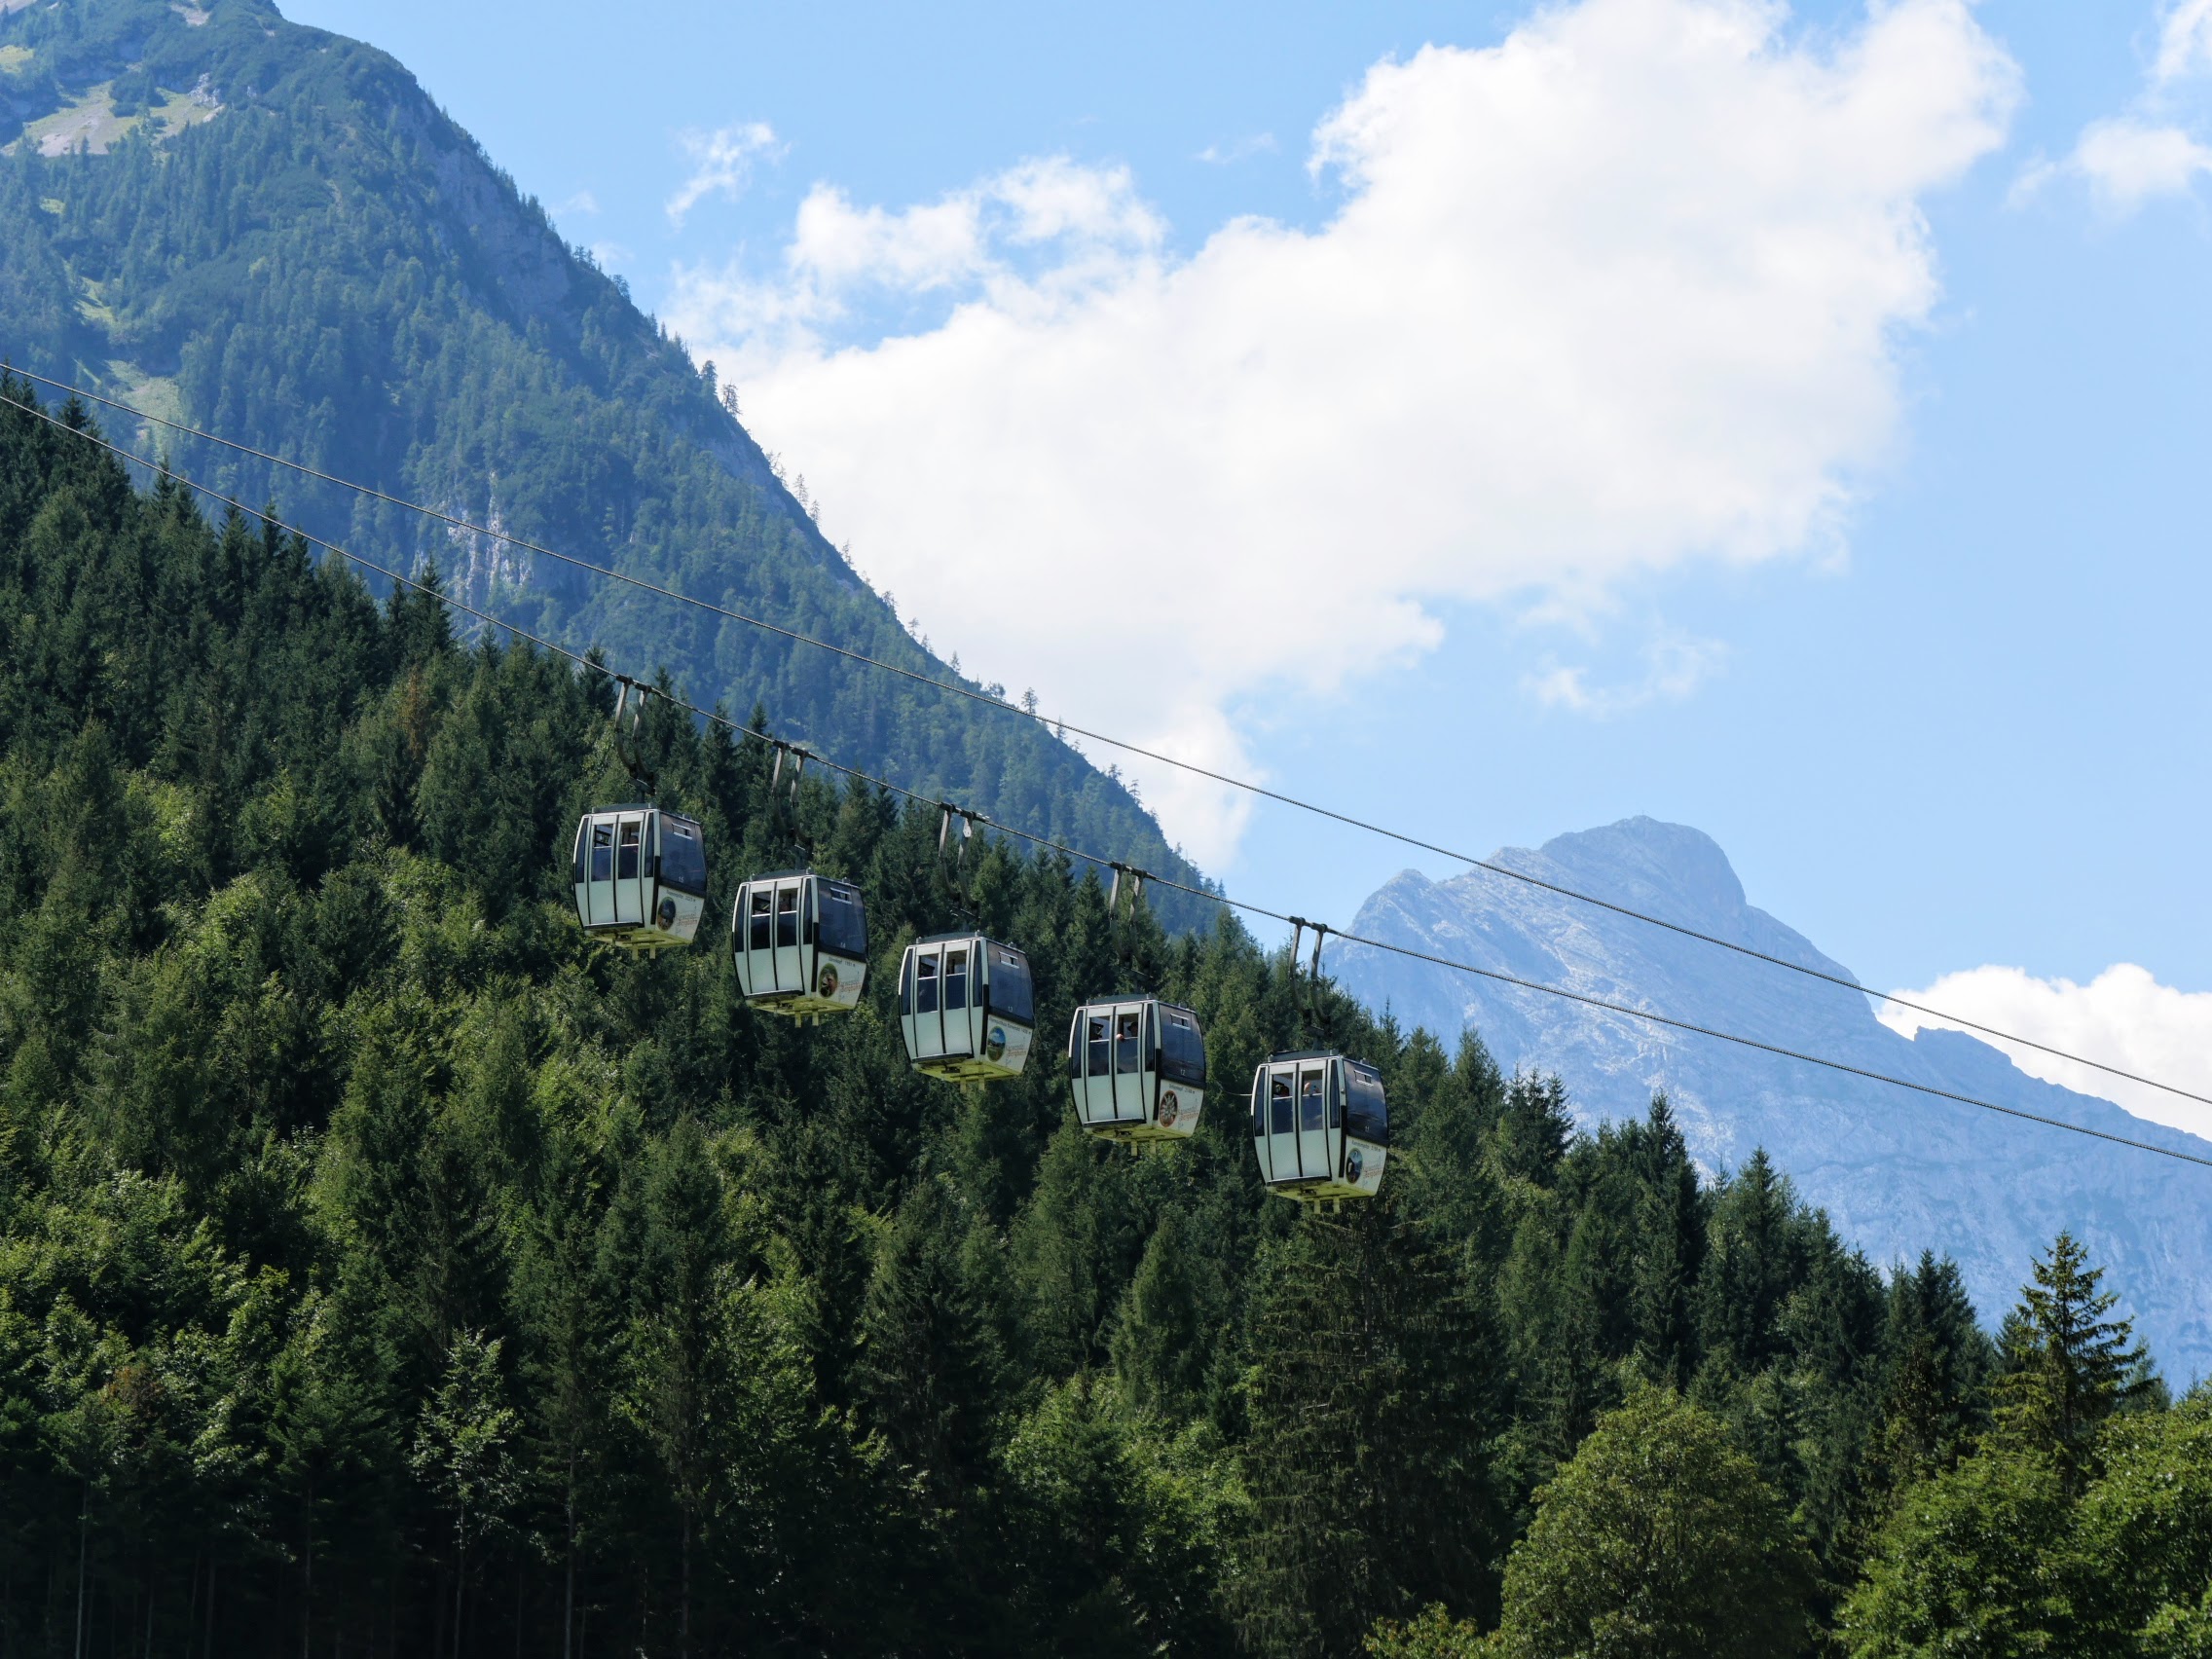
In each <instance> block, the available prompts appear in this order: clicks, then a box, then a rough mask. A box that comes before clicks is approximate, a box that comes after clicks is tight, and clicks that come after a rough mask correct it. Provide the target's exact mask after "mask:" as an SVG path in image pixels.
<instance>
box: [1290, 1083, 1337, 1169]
mask: <svg viewBox="0 0 2212 1659" xmlns="http://www.w3.org/2000/svg"><path fill="white" fill-rule="evenodd" d="M1331 1081H1332V1080H1331V1079H1330V1077H1329V1062H1328V1061H1326V1060H1310V1061H1308V1062H1307V1063H1305V1064H1303V1065H1301V1066H1300V1067H1299V1068H1298V1173H1299V1174H1300V1175H1301V1176H1303V1177H1304V1178H1305V1179H1307V1180H1309V1181H1310V1180H1313V1179H1315V1178H1316V1177H1321V1178H1326V1177H1328V1176H1330V1175H1333V1174H1335V1173H1336V1168H1335V1164H1334V1162H1333V1161H1332V1160H1331V1159H1330V1157H1329V1130H1328V1098H1329V1085H1330V1083H1331Z"/></svg>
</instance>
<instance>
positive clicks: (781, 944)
mask: <svg viewBox="0 0 2212 1659" xmlns="http://www.w3.org/2000/svg"><path fill="white" fill-rule="evenodd" d="M805 903H806V877H805V876H803V875H794V876H793V877H791V878H790V879H789V880H787V881H779V882H777V883H776V955H775V970H774V972H775V986H776V989H777V990H779V991H798V990H803V989H805V987H806V945H807V943H808V941H809V940H811V938H812V937H813V934H814V928H813V925H812V924H813V920H814V918H813V917H811V916H809V915H807V914H806V913H805V908H804V907H805Z"/></svg>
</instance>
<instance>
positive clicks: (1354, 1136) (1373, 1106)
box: [1252, 1052, 1390, 1203]
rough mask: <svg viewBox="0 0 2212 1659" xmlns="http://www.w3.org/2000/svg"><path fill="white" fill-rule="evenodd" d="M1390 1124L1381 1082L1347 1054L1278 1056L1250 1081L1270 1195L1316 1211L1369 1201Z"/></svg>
mask: <svg viewBox="0 0 2212 1659" xmlns="http://www.w3.org/2000/svg"><path fill="white" fill-rule="evenodd" d="M1389 1146H1390V1124H1389V1117H1388V1114H1387V1111H1386V1108H1385V1106H1384V1103H1383V1079H1382V1077H1381V1075H1380V1074H1379V1073H1378V1072H1377V1071H1376V1070H1375V1068H1374V1067H1373V1066H1370V1065H1367V1064H1365V1063H1363V1062H1362V1061H1359V1060H1347V1059H1346V1058H1345V1056H1344V1055H1342V1054H1329V1053H1321V1052H1309V1053H1297V1054H1275V1055H1272V1056H1271V1057H1270V1058H1268V1059H1266V1060H1264V1061H1262V1062H1261V1064H1260V1068H1259V1070H1258V1071H1257V1072H1255V1073H1254V1074H1253V1077H1252V1149H1253V1151H1254V1152H1255V1153H1256V1154H1257V1155H1258V1157H1259V1161H1260V1180H1261V1181H1262V1182H1263V1183H1264V1184H1265V1185H1266V1187H1267V1189H1268V1190H1269V1191H1270V1192H1272V1193H1277V1194H1280V1195H1281V1196H1282V1197H1284V1198H1297V1199H1300V1200H1301V1201H1303V1202H1307V1203H1315V1202H1319V1201H1321V1200H1322V1199H1326V1198H1373V1197H1374V1196H1375V1193H1376V1189H1377V1188H1379V1187H1381V1186H1382V1184H1383V1164H1384V1162H1385V1161H1387V1160H1388V1156H1389Z"/></svg>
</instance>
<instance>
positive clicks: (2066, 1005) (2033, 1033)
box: [1881, 962, 2212, 1136]
mask: <svg viewBox="0 0 2212 1659" xmlns="http://www.w3.org/2000/svg"><path fill="white" fill-rule="evenodd" d="M1898 995H1899V996H1903V997H1910V998H1911V999H1912V1000H1913V1001H1914V1002H1918V1003H1925V1004H1927V1005H1928V1006H1929V1007H1931V1008H1939V1009H1942V1010H1944V1011H1945V1012H1946V1013H1950V1014H1960V1015H1962V1016H1964V1017H1965V1018H1968V1019H1973V1020H1978V1021H1980V1022H1981V1023H1982V1024H1984V1025H1990V1026H1994V1027H1996V1028H1997V1029H1998V1030H2000V1031H2011V1032H2017V1033H2018V1034H2019V1035H2020V1036H2022V1037H2026V1038H2029V1039H2030V1040H2032V1041H2034V1042H2038V1043H2046V1044H2048V1045H2049V1046H2050V1047H2052V1048H2054V1049H2064V1050H2066V1051H2068V1052H2070V1053H2076V1054H2083V1055H2086V1056H2088V1057H2089V1058H2091V1059H2095V1060H2102V1061H2103V1062H2104V1063H2105V1064H2107V1065H2112V1066H2118V1067H2120V1069H2121V1070H2122V1071H2130V1072H2134V1073H2135V1074H2136V1075H2137V1076H2139V1077H2154V1078H2157V1079H2158V1080H2159V1081H2160V1082H2163V1083H2170V1084H2173V1085H2175V1086H2176V1087H2178V1088H2187V1089H2189V1090H2191V1091H2193V1092H2194V1093H2197V1094H2203V1095H2212V991H2179V990H2176V989H2174V988H2173V987H2172V986H2171V985H2161V984H2159V983H2158V981H2157V979H2155V978H2154V977H2152V976H2151V973H2150V971H2149V970H2148V969H2144V968H2138V967H2136V966H2135V965H2134V964H2133V963H2129V962H2122V963H2120V964H2119V965H2117V966H2115V967H2112V968H2107V969H2106V970H2105V971H2104V972H2103V973H2102V974H2099V975H2098V976H2097V977H2095V978H2094V979H2092V980H2090V981H2089V982H2088V983H2087V984H2085V985H2078V984H2076V983H2075V982H2074V981H2073V980H2071V979H2039V978H2036V977H2033V976H2032V975H2030V974H2028V973H2026V972H2024V971H2023V970H2021V969H2018V968H1972V969H1969V970H1968V971H1967V972H1965V973H1963V974H1946V975H1944V976H1943V977H1941V978H1940V979H1937V980H1936V982H1935V983H1934V984H1933V985H1930V986H1929V987H1928V988H1927V989H1926V990H1922V991H1899V993H1898ZM1881 1015H1882V1020H1883V1022H1884V1023H1885V1024H1887V1025H1890V1026H1892V1027H1893V1028H1895V1029H1896V1030H1898V1031H1901V1032H1903V1033H1905V1034H1906V1035H1907V1036H1909V1035H1911V1034H1912V1033H1913V1032H1914V1031H1916V1030H1918V1029H1920V1028H1921V1027H1922V1026H1936V1027H1939V1028H1940V1027H1944V1026H1946V1025H1947V1023H1948V1022H1945V1021H1941V1020H1934V1019H1929V1018H1928V1017H1926V1016H1925V1015H1922V1014H1914V1013H1913V1012H1912V1011H1911V1010H1909V1009H1900V1008H1899V1007H1897V1005H1895V1004H1894V1003H1885V1004H1883V1005H1881ZM1949 1028H1950V1029H1954V1030H1956V1029H1961V1027H1957V1026H1955V1025H1953V1026H1949ZM1972 1035H1974V1036H1981V1035H1982V1034H1981V1033H1979V1032H1975V1033H1972ZM1982 1040H1983V1041H1984V1042H1988V1043H1992V1044H1993V1046H1994V1047H1997V1048H1999V1049H2003V1050H2005V1051H2007V1052H2008V1053H2009V1055H2010V1056H2011V1059H2012V1063H2013V1064H2014V1065H2016V1066H2018V1067H2019V1068H2020V1070H2022V1071H2024V1072H2026V1073H2027V1074H2028V1075H2029V1076H2031V1077H2040V1078H2042V1079H2044V1080H2045V1081H2046V1082H2048V1083H2056V1084H2061V1085H2063V1086H2064V1087H2066V1088H2072V1089H2076V1090H2078V1091H2080V1092H2081V1093H2083V1094H2094V1095H2097V1096H2099V1097H2101V1098H2103V1099H2106V1100H2111V1101H2115V1102H2117V1103H2118V1104H2120V1105H2121V1106H2124V1107H2125V1108H2126V1109H2127V1110H2128V1111H2130V1112H2133V1113H2134V1114H2135V1115H2136V1116H2137V1117H2141V1118H2149V1119H2151V1120H2152V1121H2153V1122H2155V1123H2159V1124H2170V1125H2172V1126H2173V1127H2175V1128H2177V1129H2187V1130H2189V1131H2190V1132H2192V1133H2193V1134H2199V1135H2207V1136H2212V1106H2202V1105H2199V1104H2197V1103H2196V1102H2195V1101H2194V1100H2185V1099H2183V1098H2181V1097H2180V1096H2179V1095H2175V1094H2169V1093H2167V1092H2166V1091H2165V1090H2164V1089H2159V1088H2147V1087H2145V1086H2144V1085H2142V1084H2137V1083H2128V1082H2125V1081H2123V1080H2121V1079H2120V1078H2116V1077H2113V1076H2111V1075H2110V1074H2109V1073H2105V1072H2100V1071H2098V1070H2097V1069H2096V1068H2095V1067H2093V1066H2083V1065H2076V1064H2074V1063H2073V1062H2072V1061H2069V1060H2061V1059H2056V1058H2054V1057H2053V1056H2051V1055H2049V1054H2045V1053H2041V1052H2039V1051H2036V1050H2034V1049H2024V1048H2020V1047H2018V1046H2017V1045H2012V1044H2005V1043H1998V1042H1996V1041H1995V1040H1994V1039H1992V1038H1988V1037H1982Z"/></svg>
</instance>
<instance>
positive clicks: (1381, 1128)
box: [1345, 1060, 1390, 1146]
mask: <svg viewBox="0 0 2212 1659" xmlns="http://www.w3.org/2000/svg"><path fill="white" fill-rule="evenodd" d="M1345 1084H1346V1091H1347V1092H1348V1093H1349V1094H1350V1095H1351V1112H1350V1121H1349V1122H1348V1123H1347V1124H1346V1127H1347V1128H1348V1129H1349V1130H1350V1131H1351V1134H1352V1138H1353V1139H1355V1140H1363V1141H1369V1142H1372V1143H1373V1144H1374V1145H1376V1146H1388V1145H1389V1144H1390V1114H1389V1109H1388V1108H1387V1107H1386V1106H1385V1105H1384V1104H1383V1077H1382V1074H1381V1073H1380V1072H1377V1071H1376V1070H1375V1069H1374V1068H1373V1067H1371V1066H1363V1065H1361V1064H1360V1063H1359V1062H1358V1061H1356V1060H1351V1061H1346V1064H1345Z"/></svg>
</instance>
